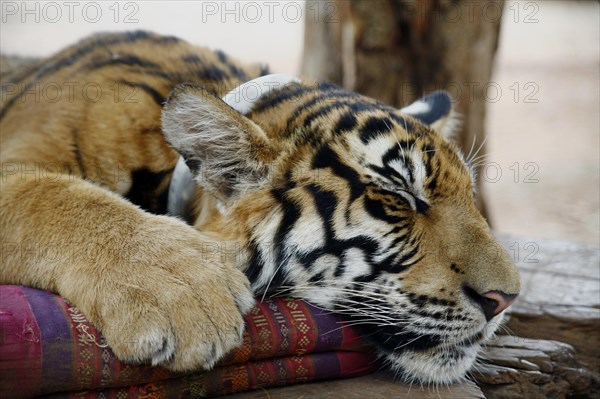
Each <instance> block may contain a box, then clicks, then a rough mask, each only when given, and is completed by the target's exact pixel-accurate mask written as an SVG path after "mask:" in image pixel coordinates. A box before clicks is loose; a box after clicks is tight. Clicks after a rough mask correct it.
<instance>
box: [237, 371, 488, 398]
mask: <svg viewBox="0 0 600 399" xmlns="http://www.w3.org/2000/svg"><path fill="white" fill-rule="evenodd" d="M339 398H343V399H408V398H410V399H440V398H444V399H465V398H473V399H485V396H483V393H482V392H481V390H480V389H479V388H478V387H477V385H475V384H474V383H473V382H470V381H467V382H464V383H461V384H454V385H451V386H448V387H437V388H434V387H429V388H427V387H421V386H418V385H413V386H412V387H411V386H408V385H405V384H402V383H400V382H398V381H394V379H393V377H392V376H391V375H390V373H386V372H378V373H375V374H371V375H367V376H363V377H358V378H350V379H345V380H336V381H326V382H319V383H312V384H298V385H291V386H287V387H281V388H270V389H264V390H257V391H253V392H245V393H239V394H235V395H229V396H227V399H339Z"/></svg>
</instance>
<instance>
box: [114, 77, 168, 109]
mask: <svg viewBox="0 0 600 399" xmlns="http://www.w3.org/2000/svg"><path fill="white" fill-rule="evenodd" d="M117 83H121V84H124V85H127V86H130V87H134V88H140V89H142V90H144V91H145V92H146V93H147V94H149V95H150V96H151V97H152V98H153V99H154V102H155V103H156V104H158V105H160V106H161V107H162V106H163V105H164V104H165V102H166V98H165V97H164V96H163V95H162V94H161V93H160V92H159V91H158V90H156V89H155V88H153V87H151V86H149V85H148V84H146V83H143V82H130V81H127V80H119V81H118V82H117Z"/></svg>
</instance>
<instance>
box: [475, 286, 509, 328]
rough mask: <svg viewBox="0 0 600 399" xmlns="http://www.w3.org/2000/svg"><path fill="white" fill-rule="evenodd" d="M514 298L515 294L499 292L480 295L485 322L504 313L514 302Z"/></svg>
mask: <svg viewBox="0 0 600 399" xmlns="http://www.w3.org/2000/svg"><path fill="white" fill-rule="evenodd" d="M516 297H517V294H505V293H504V292H501V291H489V292H486V293H485V294H481V305H482V307H483V313H484V314H485V318H486V320H488V321H490V320H491V319H492V318H493V317H495V316H497V315H498V314H500V313H501V312H502V311H504V310H505V309H506V308H507V307H509V306H510V305H511V304H512V303H513V302H514V301H515V298H516Z"/></svg>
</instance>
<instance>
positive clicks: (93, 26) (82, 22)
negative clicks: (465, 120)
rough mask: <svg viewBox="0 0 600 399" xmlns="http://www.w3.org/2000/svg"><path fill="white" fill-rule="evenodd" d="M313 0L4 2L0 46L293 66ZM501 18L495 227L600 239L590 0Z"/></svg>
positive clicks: (282, 68)
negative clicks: (116, 40) (104, 49)
mask: <svg viewBox="0 0 600 399" xmlns="http://www.w3.org/2000/svg"><path fill="white" fill-rule="evenodd" d="M325 3H327V2H325ZM472 3H473V2H472ZM475 3H479V2H478V1H475ZM481 3H482V4H483V5H485V4H484V3H485V1H483V0H482V2H481ZM315 4H316V3H315V2H314V1H312V0H307V1H271V2H262V1H257V2H239V1H228V2H222V1H219V2H216V1H197V2H191V1H168V2H167V1H134V2H128V1H124V2H70V3H69V2H21V1H18V2H16V1H15V2H12V1H2V2H0V5H1V11H2V13H1V27H0V48H1V52H2V54H4V55H9V54H17V55H22V56H32V57H40V56H48V55H51V54H52V53H54V52H56V51H58V50H59V49H61V48H62V47H64V46H66V45H68V44H70V43H73V42H75V41H77V40H78V39H80V38H81V37H83V36H85V35H88V34H90V33H93V32H98V31H119V30H133V29H147V30H152V31H155V32H159V33H164V34H168V35H175V36H179V37H182V38H184V39H186V40H188V41H190V42H192V43H195V44H199V45H205V46H209V47H212V48H219V49H222V50H224V51H225V52H227V53H228V54H230V55H232V56H234V57H236V58H238V59H241V60H243V61H246V62H256V63H266V64H269V66H270V68H271V70H272V71H274V72H281V73H289V74H300V73H301V72H303V70H302V56H303V51H304V50H303V46H304V37H305V26H309V24H306V25H305V20H306V19H307V18H312V19H315V18H320V19H327V18H328V17H330V18H333V19H332V21H333V22H334V23H335V22H336V21H338V20H337V19H336V18H337V16H338V14H337V11H340V10H338V9H337V8H335V7H333V8H329V9H327V8H326V7H323V5H324V4H323V3H321V4H320V5H319V6H318V7H315ZM331 4H334V5H335V4H340V2H332V3H331ZM325 6H326V4H325ZM319 10H320V11H319ZM319 12H320V13H323V14H320V15H317V14H318V13H319ZM500 24H501V27H500V33H499V38H498V43H499V45H498V50H497V52H496V57H495V60H494V63H493V68H492V75H491V78H490V82H492V83H493V85H494V87H495V88H499V89H500V90H499V91H498V95H496V94H494V95H493V96H491V98H490V99H489V100H488V101H486V104H485V106H486V108H487V117H486V118H485V135H486V136H487V141H486V144H485V146H486V148H487V153H488V156H487V160H486V163H485V164H484V165H483V166H482V172H483V173H482V179H483V180H482V182H483V193H484V195H485V199H486V203H487V211H488V216H489V218H490V220H491V222H492V224H493V227H494V229H495V230H496V231H498V232H502V233H512V234H517V235H526V236H534V237H548V238H559V239H566V240H574V241H580V242H585V243H589V244H593V245H595V246H599V245H600V232H599V229H600V228H599V221H600V212H599V202H600V201H599V197H600V176H599V170H600V143H599V136H600V99H599V95H600V94H599V93H600V69H599V68H600V54H599V53H600V30H599V29H600V28H599V27H600V6H599V3H598V2H597V1H518V2H516V1H507V2H506V3H505V4H504V8H503V12H502V18H501V22H500ZM309 29H313V28H310V27H309ZM313 45H315V44H314V43H313ZM316 45H318V43H317V44H316ZM323 49H324V51H326V52H327V51H328V50H329V49H328V48H327V47H323V48H322V50H323ZM304 71H306V68H305V69H304ZM381 79H382V80H383V81H384V82H385V79H387V77H386V76H381ZM476 133H477V132H476ZM480 138H481V137H480Z"/></svg>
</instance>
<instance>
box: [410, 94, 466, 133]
mask: <svg viewBox="0 0 600 399" xmlns="http://www.w3.org/2000/svg"><path fill="white" fill-rule="evenodd" d="M400 112H403V113H405V114H407V115H410V116H412V117H413V118H416V119H418V120H420V121H421V122H423V123H424V124H426V125H429V126H430V127H431V128H432V129H433V130H435V131H437V132H438V133H440V134H441V135H442V136H444V137H446V138H452V134H453V133H454V132H455V131H456V130H457V128H458V126H459V123H460V120H459V118H458V114H457V113H456V112H455V111H454V110H453V109H452V100H451V99H450V95H448V93H447V92H445V91H441V90H440V91H434V92H433V93H430V94H428V95H426V96H424V97H422V98H420V99H418V100H417V101H415V102H414V103H412V104H410V105H408V106H406V107H404V108H402V109H400Z"/></svg>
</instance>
